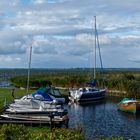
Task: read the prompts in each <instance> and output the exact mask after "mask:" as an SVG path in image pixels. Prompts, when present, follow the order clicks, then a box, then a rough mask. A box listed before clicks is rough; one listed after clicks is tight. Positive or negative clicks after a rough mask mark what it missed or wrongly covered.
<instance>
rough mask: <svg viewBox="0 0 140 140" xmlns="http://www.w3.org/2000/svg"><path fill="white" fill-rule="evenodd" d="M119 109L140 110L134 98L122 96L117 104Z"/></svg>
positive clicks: (139, 105)
mask: <svg viewBox="0 0 140 140" xmlns="http://www.w3.org/2000/svg"><path fill="white" fill-rule="evenodd" d="M117 106H118V108H119V110H121V111H124V112H130V113H134V114H136V113H138V112H140V103H139V102H138V101H137V100H135V99H129V98H124V99H123V100H122V101H120V102H119V103H118V104H117Z"/></svg>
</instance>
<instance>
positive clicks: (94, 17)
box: [94, 16, 96, 80]
mask: <svg viewBox="0 0 140 140" xmlns="http://www.w3.org/2000/svg"><path fill="white" fill-rule="evenodd" d="M94 21H95V23H94V28H95V46H94V47H95V48H94V49H95V52H94V80H95V79H96V16H94Z"/></svg>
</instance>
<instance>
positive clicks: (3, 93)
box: [0, 88, 33, 108]
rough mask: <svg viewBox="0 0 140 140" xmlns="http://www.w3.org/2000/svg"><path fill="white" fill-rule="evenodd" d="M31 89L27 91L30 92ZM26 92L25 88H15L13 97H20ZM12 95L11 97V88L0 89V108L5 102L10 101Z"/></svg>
mask: <svg viewBox="0 0 140 140" xmlns="http://www.w3.org/2000/svg"><path fill="white" fill-rule="evenodd" d="M32 92H33V91H29V93H32ZM25 94H26V90H21V89H15V94H14V95H15V98H19V97H22V96H23V95H25ZM12 101H13V97H12V89H4V88H1V89H0V108H2V107H3V106H4V104H5V102H6V103H9V102H12Z"/></svg>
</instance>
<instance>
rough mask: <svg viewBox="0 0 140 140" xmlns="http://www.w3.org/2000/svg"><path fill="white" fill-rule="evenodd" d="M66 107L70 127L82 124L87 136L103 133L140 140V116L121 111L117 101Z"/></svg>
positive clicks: (103, 134)
mask: <svg viewBox="0 0 140 140" xmlns="http://www.w3.org/2000/svg"><path fill="white" fill-rule="evenodd" d="M66 107H67V109H68V112H69V117H70V121H69V127H70V128H72V127H75V126H77V125H80V126H82V127H83V128H84V131H85V135H86V137H87V138H90V139H92V138H93V137H96V136H100V135H101V136H106V137H112V136H120V137H123V138H126V139H134V140H140V116H137V115H134V114H129V113H125V112H121V111H119V110H118V108H117V102H116V101H112V100H111V101H110V100H107V101H103V102H100V103H92V104H83V105H79V104H71V105H67V106H66Z"/></svg>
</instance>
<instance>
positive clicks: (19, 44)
mask: <svg viewBox="0 0 140 140" xmlns="http://www.w3.org/2000/svg"><path fill="white" fill-rule="evenodd" d="M94 15H96V16H97V29H98V34H99V41H100V46H101V52H102V55H103V60H104V63H105V64H104V66H105V67H128V66H129V67H139V66H138V64H133V63H132V62H131V63H130V61H129V60H133V58H135V59H134V60H139V59H138V57H136V54H137V56H138V55H139V54H138V53H137V52H138V51H139V44H140V41H139V40H140V38H139V36H140V33H139V29H140V25H139V23H140V18H139V17H140V7H139V1H138V0H133V1H132V0H127V1H126V0H124V1H122V0H118V1H112V0H98V1H93V0H29V1H23V0H12V2H9V1H8V0H1V2H0V56H2V59H4V57H5V60H6V58H7V59H8V60H9V61H7V67H8V66H11V67H21V66H22V64H20V62H22V63H23V62H24V60H23V58H24V57H27V55H28V49H29V46H30V44H31V42H33V40H34V41H35V43H34V44H33V53H34V54H33V58H34V59H33V62H32V63H33V66H34V67H41V66H44V64H45V63H46V59H48V63H49V62H51V64H50V67H51V66H52V67H55V66H57V67H59V65H61V67H63V66H64V67H77V66H78V67H86V66H88V64H87V61H88V60H89V58H88V57H89V55H92V52H93V47H94ZM52 57H53V58H52ZM16 58H17V59H16ZM121 58H122V59H123V60H121ZM10 59H11V60H12V59H14V60H15V61H16V62H17V63H15V64H14V63H11V64H10V65H9V63H10ZM40 59H41V62H39V60H40ZM18 60H19V61H18ZM35 61H37V62H35ZM8 62H9V63H8ZM120 62H121V63H120ZM1 63H2V61H1ZM39 63H41V64H39ZM56 64H57V65H56ZM1 66H5V67H6V65H1ZM24 66H25V65H24Z"/></svg>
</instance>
